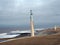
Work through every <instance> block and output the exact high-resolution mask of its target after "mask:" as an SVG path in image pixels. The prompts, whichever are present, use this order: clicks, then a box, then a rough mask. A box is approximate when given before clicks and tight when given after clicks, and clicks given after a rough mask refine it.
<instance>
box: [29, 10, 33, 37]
mask: <svg viewBox="0 0 60 45" xmlns="http://www.w3.org/2000/svg"><path fill="white" fill-rule="evenodd" d="M30 26H31V36H32V37H33V36H34V23H33V15H32V10H30Z"/></svg>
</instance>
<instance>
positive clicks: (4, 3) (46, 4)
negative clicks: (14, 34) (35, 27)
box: [0, 0, 60, 25]
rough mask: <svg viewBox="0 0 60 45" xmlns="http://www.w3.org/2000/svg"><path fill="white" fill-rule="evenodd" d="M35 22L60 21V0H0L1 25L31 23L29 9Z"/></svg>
mask: <svg viewBox="0 0 60 45" xmlns="http://www.w3.org/2000/svg"><path fill="white" fill-rule="evenodd" d="M30 9H31V10H33V15H34V23H35V24H40V23H60V21H59V19H60V0H0V25H24V24H29V16H30V15H29V10H30Z"/></svg>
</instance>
